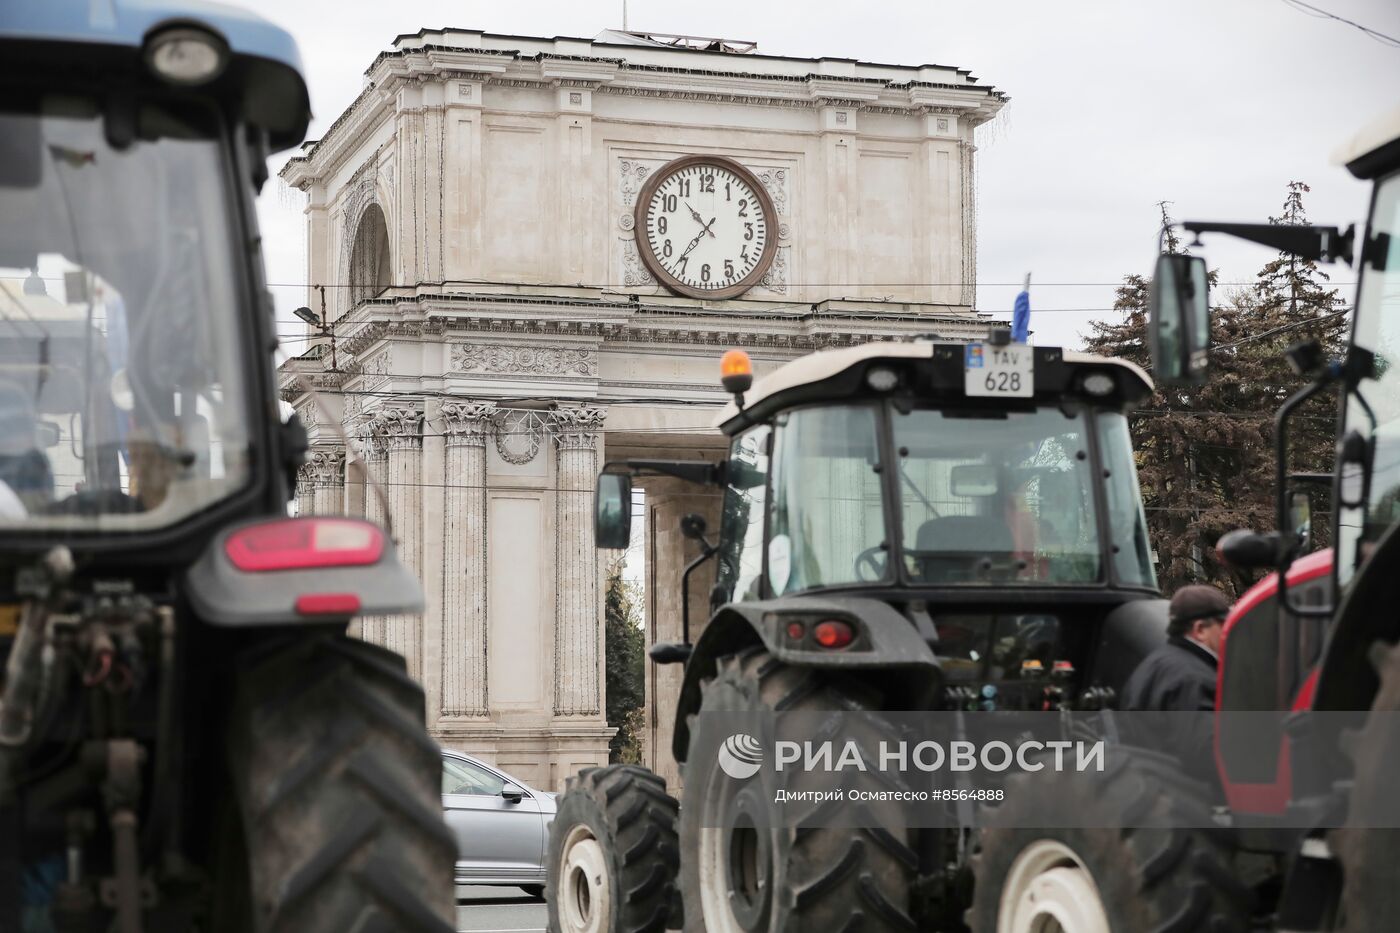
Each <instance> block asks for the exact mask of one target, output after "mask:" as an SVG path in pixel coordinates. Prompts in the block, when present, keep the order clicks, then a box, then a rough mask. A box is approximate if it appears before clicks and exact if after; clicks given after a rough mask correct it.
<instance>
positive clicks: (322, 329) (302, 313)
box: [292, 285, 340, 372]
mask: <svg viewBox="0 0 1400 933" xmlns="http://www.w3.org/2000/svg"><path fill="white" fill-rule="evenodd" d="M316 288H318V289H320V291H321V313H320V315H317V314H316V312H315V311H312V310H311V309H310V308H308V307H305V306H302V307H300V308H297V309H296V310H295V311H293V312H292V313H293V314H295V315H296V316H297V317H299V318H301V319H302V320H303V321H305V322H306V323H308V324H310V325H311V326H312V327H314V328H316V330H317V332H318V333H319V334H321V336H323V337H327V338H329V339H330V342H331V371H332V372H339V371H340V365H339V363H338V362H337V361H336V358H335V331H334V330H333V329H332V328H331V326H330V324H329V323H327V322H326V286H324V285H317V286H316Z"/></svg>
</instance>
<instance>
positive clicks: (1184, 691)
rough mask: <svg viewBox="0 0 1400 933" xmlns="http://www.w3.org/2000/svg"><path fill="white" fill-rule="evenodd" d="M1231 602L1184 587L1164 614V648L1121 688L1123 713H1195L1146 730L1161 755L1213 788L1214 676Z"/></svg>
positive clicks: (1198, 588) (1205, 589)
mask: <svg viewBox="0 0 1400 933" xmlns="http://www.w3.org/2000/svg"><path fill="white" fill-rule="evenodd" d="M1229 611H1230V602H1229V600H1227V599H1226V598H1225V594H1224V593H1221V592H1220V591H1219V590H1217V589H1216V588H1215V587H1213V586H1200V585H1194V586H1184V587H1182V588H1181V589H1179V590H1177V591H1176V595H1175V596H1173V597H1172V601H1171V607H1170V609H1168V621H1167V643H1166V644H1165V645H1163V646H1162V647H1160V648H1158V649H1157V650H1156V651H1153V652H1152V653H1151V654H1149V655H1148V656H1147V657H1146V658H1144V659H1143V661H1142V663H1141V664H1139V665H1138V668H1137V670H1135V671H1133V675H1132V676H1131V677H1129V678H1128V683H1127V685H1126V686H1125V687H1124V688H1123V703H1122V708H1123V709H1124V710H1134V711H1149V712H1151V711H1155V712H1172V713H1193V714H1194V715H1191V716H1172V717H1162V718H1161V719H1160V720H1157V721H1155V722H1154V723H1153V724H1150V725H1149V729H1148V731H1149V732H1151V733H1153V734H1154V735H1155V737H1156V741H1155V742H1153V743H1152V744H1153V745H1154V746H1155V747H1157V748H1160V749H1161V750H1162V751H1165V752H1170V753H1171V754H1173V755H1176V756H1177V757H1178V758H1179V759H1180V760H1181V764H1182V767H1183V768H1185V769H1186V771H1188V772H1189V773H1191V774H1193V775H1194V776H1196V777H1199V778H1203V779H1209V780H1210V781H1211V782H1212V783H1214V775H1215V766H1214V760H1215V757H1214V756H1215V750H1214V734H1215V733H1214V725H1215V723H1214V718H1213V714H1214V712H1215V675H1216V668H1217V666H1218V655H1219V651H1220V642H1221V640H1222V638H1223V637H1224V632H1225V616H1226V615H1227V614H1228V613H1229Z"/></svg>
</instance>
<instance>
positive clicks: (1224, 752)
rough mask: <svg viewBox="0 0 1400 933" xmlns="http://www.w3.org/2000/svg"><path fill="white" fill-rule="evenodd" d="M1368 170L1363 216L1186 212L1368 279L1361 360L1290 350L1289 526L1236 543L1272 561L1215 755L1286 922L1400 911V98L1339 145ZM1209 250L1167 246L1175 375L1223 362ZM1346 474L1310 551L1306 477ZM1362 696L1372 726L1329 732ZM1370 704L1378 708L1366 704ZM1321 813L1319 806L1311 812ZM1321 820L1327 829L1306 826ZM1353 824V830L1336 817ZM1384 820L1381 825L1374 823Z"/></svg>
mask: <svg viewBox="0 0 1400 933" xmlns="http://www.w3.org/2000/svg"><path fill="white" fill-rule="evenodd" d="M1339 156H1340V161H1342V162H1344V163H1345V165H1346V167H1347V169H1348V170H1349V171H1350V172H1351V173H1352V174H1353V175H1355V176H1356V177H1357V178H1360V179H1365V180H1368V181H1372V182H1374V189H1373V194H1372V200H1371V211H1370V219H1369V221H1368V223H1367V225H1366V227H1365V229H1364V230H1362V231H1360V232H1358V231H1356V230H1355V228H1348V229H1347V230H1345V231H1341V230H1338V229H1337V228H1335V227H1318V226H1304V227H1298V226H1279V225H1254V224H1220V223H1195V222H1188V223H1185V224H1183V225H1182V226H1183V227H1184V229H1185V230H1187V231H1188V232H1191V233H1195V234H1201V233H1212V232H1218V233H1228V234H1232V235H1234V236H1237V237H1241V238H1243V239H1247V240H1250V241H1253V242H1257V243H1261V244H1264V245H1268V246H1274V247H1277V248H1279V249H1281V250H1284V251H1286V252H1290V253H1293V254H1295V255H1297V256H1299V257H1300V258H1303V259H1307V260H1312V261H1322V262H1348V263H1349V262H1351V261H1352V258H1353V255H1355V259H1356V263H1357V266H1356V268H1357V271H1358V277H1359V280H1360V282H1359V286H1358V291H1357V296H1356V304H1355V311H1354V319H1353V321H1352V327H1353V329H1352V336H1351V341H1350V343H1349V346H1348V351H1347V354H1346V357H1345V359H1343V360H1340V361H1328V360H1326V359H1324V358H1323V354H1322V353H1321V351H1320V349H1319V348H1318V346H1317V345H1316V344H1311V343H1305V344H1299V345H1296V346H1294V347H1292V348H1291V349H1290V350H1289V357H1290V362H1291V363H1292V364H1293V366H1294V368H1295V369H1296V370H1297V371H1299V372H1301V373H1303V374H1306V375H1308V376H1309V377H1310V378H1311V382H1310V383H1309V384H1308V385H1307V386H1306V387H1304V388H1303V389H1302V390H1300V391H1299V392H1297V393H1296V394H1294V395H1293V396H1292V397H1291V398H1289V399H1288V401H1287V402H1285V403H1284V405H1283V406H1282V407H1281V408H1280V409H1279V411H1278V414H1277V417H1276V425H1277V431H1276V438H1275V443H1276V457H1277V460H1276V482H1277V485H1276V510H1277V522H1278V530H1277V531H1273V532H1268V533H1256V532H1252V531H1236V532H1231V533H1230V534H1228V535H1226V536H1224V537H1223V538H1222V539H1221V542H1220V545H1219V548H1218V551H1219V553H1220V555H1221V557H1222V558H1223V559H1224V560H1225V561H1227V562H1229V563H1231V564H1232V565H1234V566H1237V567H1248V568H1257V569H1263V568H1273V570H1274V571H1275V572H1274V573H1272V574H1270V575H1269V576H1268V577H1267V578H1265V579H1264V580H1263V581H1262V582H1260V583H1259V584H1258V585H1256V586H1255V587H1254V588H1253V589H1251V590H1249V591H1248V592H1247V593H1245V595H1244V596H1243V597H1242V598H1241V599H1240V601H1239V602H1238V603H1237V604H1236V606H1235V607H1234V609H1233V611H1232V612H1231V613H1230V616H1229V618H1228V619H1227V620H1226V624H1225V638H1224V645H1223V648H1222V652H1221V658H1220V675H1219V682H1218V689H1217V700H1216V703H1217V716H1216V718H1217V727H1216V736H1215V749H1216V765H1217V770H1218V774H1219V778H1220V783H1221V785H1222V788H1223V790H1224V797H1225V801H1226V803H1227V804H1228V811H1229V820H1228V822H1229V825H1230V828H1231V836H1232V842H1233V845H1234V847H1235V849H1236V851H1237V853H1238V855H1237V858H1238V857H1241V856H1248V855H1250V854H1253V855H1256V856H1261V857H1263V861H1264V862H1265V863H1266V864H1272V865H1273V866H1275V868H1276V870H1277V872H1278V875H1277V877H1276V878H1275V879H1273V883H1271V884H1265V885H1256V886H1255V891H1256V896H1257V892H1259V891H1270V892H1274V893H1276V895H1277V897H1276V900H1275V901H1274V902H1273V903H1262V904H1261V903H1257V902H1256V904H1255V915H1256V919H1260V918H1261V917H1264V916H1268V917H1269V919H1271V921H1272V925H1273V926H1274V927H1275V928H1277V929H1286V930H1297V931H1301V930H1348V931H1361V930H1385V929H1395V928H1396V927H1397V925H1400V919H1397V917H1400V914H1398V913H1397V910H1400V885H1397V884H1396V880H1397V879H1396V877H1395V866H1396V865H1397V862H1400V833H1397V831H1396V830H1395V829H1393V828H1388V827H1395V826H1400V821H1397V820H1396V816H1397V815H1400V805H1398V804H1397V803H1396V802H1395V795H1394V793H1393V790H1392V785H1393V781H1394V775H1395V774H1396V771H1397V766H1400V733H1398V732H1397V730H1396V729H1395V727H1394V720H1395V717H1392V716H1390V715H1388V714H1390V713H1392V712H1394V711H1396V710H1400V648H1397V642H1400V615H1397V614H1396V612H1395V609H1394V607H1395V604H1396V600H1397V596H1400V593H1398V592H1397V586H1398V585H1400V584H1398V583H1397V581H1400V576H1398V575H1397V570H1400V534H1397V533H1396V525H1397V524H1400V511H1397V509H1396V508H1395V506H1396V501H1397V492H1400V457H1397V452H1400V417H1397V416H1400V405H1397V402H1400V371H1398V370H1396V369H1395V367H1394V365H1393V357H1394V355H1395V353H1396V352H1397V347H1400V342H1398V341H1400V110H1396V111H1394V112H1392V113H1391V114H1390V116H1389V118H1388V119H1387V120H1384V121H1382V122H1381V123H1378V124H1376V125H1375V126H1373V127H1371V128H1370V129H1368V130H1367V131H1365V132H1363V133H1362V134H1360V135H1359V136H1358V137H1356V139H1355V140H1354V141H1353V143H1352V144H1350V145H1349V146H1348V147H1346V148H1345V149H1344V150H1343V151H1342V152H1341V153H1339ZM1205 273H1206V267H1205V261H1204V260H1203V259H1201V258H1199V257H1192V256H1185V255H1164V256H1162V257H1161V258H1160V260H1159V264H1158V267H1157V274H1156V276H1155V279H1154V295H1153V320H1152V328H1153V337H1154V347H1153V350H1154V363H1155V368H1156V371H1157V375H1158V377H1159V379H1160V380H1161V381H1162V382H1165V383H1167V384H1174V383H1175V384H1189V383H1192V382H1198V381H1200V380H1202V379H1204V378H1206V376H1207V368H1208V364H1207V359H1208V352H1209V340H1210V337H1209V320H1208V314H1207V310H1206V308H1207V303H1206V286H1205ZM1328 391H1337V392H1338V393H1339V395H1340V398H1341V404H1340V413H1339V418H1340V428H1339V441H1338V443H1337V459H1336V464H1335V469H1334V471H1333V473H1332V474H1331V475H1330V476H1323V477H1318V476H1317V475H1315V474H1292V473H1290V471H1289V468H1288V456H1287V453H1288V436H1289V434H1288V429H1289V424H1290V420H1291V419H1292V418H1293V417H1294V416H1295V414H1296V413H1297V412H1298V410H1299V408H1300V406H1302V404H1303V403H1304V402H1306V401H1307V400H1308V399H1310V398H1313V397H1314V396H1317V395H1318V394H1319V393H1323V392H1328ZM1319 478H1321V479H1324V480H1326V481H1328V482H1330V484H1331V486H1332V502H1333V504H1334V508H1333V512H1332V528H1331V531H1332V541H1333V542H1334V547H1332V548H1328V549H1327V550H1322V551H1317V552H1315V553H1305V551H1306V542H1307V537H1308V535H1307V532H1306V529H1307V525H1308V511H1309V510H1308V508H1307V504H1306V503H1307V501H1308V497H1307V493H1306V492H1305V491H1304V489H1303V488H1302V487H1303V486H1304V484H1306V483H1309V482H1315V481H1317V480H1318V479H1319ZM1279 710H1287V711H1290V712H1291V713H1293V714H1294V715H1292V716H1290V717H1279V718H1278V719H1277V720H1276V721H1277V722H1278V724H1279V726H1280V728H1279V729H1278V730H1277V731H1272V732H1270V731H1267V730H1266V731H1260V730H1257V729H1251V728H1250V727H1249V725H1248V724H1249V723H1252V722H1256V721H1257V720H1255V719H1251V718H1250V717H1249V716H1248V715H1244V716H1241V715H1239V714H1240V713H1246V714H1247V713H1249V712H1250V711H1279ZM1347 711H1352V712H1354V713H1356V715H1355V716H1354V718H1355V720H1356V726H1357V728H1356V729H1354V730H1352V731H1350V732H1349V733H1340V732H1334V731H1333V730H1321V732H1322V733H1325V734H1326V735H1328V736H1331V737H1333V738H1337V739H1339V740H1337V741H1333V740H1332V739H1331V738H1328V739H1322V740H1319V739H1318V738H1316V737H1315V736H1313V735H1312V734H1311V733H1310V730H1309V729H1308V727H1307V723H1308V721H1309V720H1310V719H1311V720H1314V721H1316V720H1318V719H1321V720H1327V721H1335V720H1337V719H1338V718H1340V717H1342V716H1344V714H1345V713H1346V712H1347ZM1363 711H1364V712H1363ZM1309 814H1311V815H1310V816H1309ZM1309 822H1311V824H1312V828H1311V829H1301V828H1299V827H1300V826H1303V825H1304V824H1307V823H1309ZM1339 826H1340V827H1343V828H1337V827H1339ZM1368 826H1369V827H1380V828H1365V827H1368Z"/></svg>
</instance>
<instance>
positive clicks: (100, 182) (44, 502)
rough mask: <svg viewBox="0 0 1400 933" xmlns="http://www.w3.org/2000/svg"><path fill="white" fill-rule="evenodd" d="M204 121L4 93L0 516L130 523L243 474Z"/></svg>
mask: <svg viewBox="0 0 1400 933" xmlns="http://www.w3.org/2000/svg"><path fill="white" fill-rule="evenodd" d="M218 133H219V124H218V121H217V118H216V116H215V115H214V114H213V113H211V112H209V111H206V110H204V109H202V108H199V107H191V106H187V105H174V104H169V105H167V104H156V103H131V104H128V105H123V106H122V108H121V110H120V111H119V112H110V111H109V112H105V113H104V111H103V110H102V109H101V108H99V107H98V105H97V104H96V102H95V101H93V100H91V99H87V98H84V97H81V96H69V95H62V94H56V93H45V94H43V95H41V96H34V97H31V98H29V99H25V98H24V97H23V96H21V95H10V96H8V97H7V98H6V99H5V100H3V101H0V217H3V218H4V220H3V223H0V422H3V430H0V527H4V528H6V529H7V531H8V532H10V533H13V532H16V531H25V530H30V529H34V530H40V529H42V530H75V531H117V532H125V531H135V530H140V529H145V528H154V527H159V526H164V525H169V524H171V523H174V522H176V521H178V520H180V519H181V518H183V517H185V516H187V515H189V514H191V513H193V512H195V511H198V510H200V509H202V508H204V507H206V506H208V505H209V504H210V503H212V502H214V501H216V500H218V499H221V498H224V497H226V496H228V495H229V494H230V493H232V492H234V491H236V490H237V489H239V488H240V487H242V486H244V485H245V484H246V483H247V481H248V476H249V431H248V404H247V400H246V395H245V383H244V379H245V370H246V368H247V367H246V360H245V359H244V358H243V357H242V355H241V354H240V347H241V346H242V345H243V342H242V341H241V339H240V334H239V329H238V321H237V315H238V314H239V300H238V294H239V288H238V285H239V283H238V281H237V277H236V273H235V270H236V266H235V263H234V256H235V253H234V247H233V238H232V237H231V235H230V232H231V231H230V227H231V223H232V220H231V213H230V207H229V198H228V194H229V192H228V188H227V186H226V183H225V181H224V179H225V178H226V177H227V176H226V175H225V170H224V167H223V163H222V158H223V157H222V155H221V152H222V149H221V146H220V143H219V141H218Z"/></svg>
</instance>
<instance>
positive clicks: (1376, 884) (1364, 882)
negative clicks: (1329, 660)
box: [1331, 642, 1400, 933]
mask: <svg viewBox="0 0 1400 933" xmlns="http://www.w3.org/2000/svg"><path fill="white" fill-rule="evenodd" d="M1371 664H1372V666H1373V667H1374V668H1375V669H1376V676H1377V678H1378V679H1379V680H1380V689H1379V690H1377V691H1376V698H1375V700H1374V701H1373V702H1372V703H1371V712H1370V714H1369V715H1368V716H1367V717H1366V723H1365V725H1364V726H1362V728H1361V730H1360V731H1359V732H1358V733H1356V734H1355V736H1353V738H1352V741H1351V742H1350V743H1349V746H1350V747H1349V748H1348V749H1347V753H1348V755H1349V756H1350V757H1351V759H1352V765H1353V780H1354V783H1353V785H1352V792H1351V800H1350V802H1349V806H1348V814H1347V821H1346V822H1347V826H1346V827H1345V828H1342V829H1337V830H1334V831H1333V832H1332V834H1331V842H1332V850H1333V852H1334V853H1336V856H1337V859H1338V861H1340V862H1341V866H1342V899H1341V905H1342V913H1343V916H1342V918H1341V919H1342V927H1341V929H1342V930H1343V933H1362V931H1366V930H1383V929H1389V928H1392V927H1393V926H1394V924H1395V918H1396V917H1397V916H1400V885H1397V884H1396V883H1395V866H1396V864H1398V863H1400V829H1394V828H1377V829H1367V828H1364V827H1365V826H1367V825H1368V824H1369V825H1373V826H1375V825H1379V826H1381V827H1400V797H1397V796H1396V793H1395V775H1396V774H1400V736H1397V735H1396V729H1395V713H1396V711H1400V646H1396V645H1392V644H1388V643H1386V642H1376V644H1375V646H1374V647H1373V648H1372V649H1371Z"/></svg>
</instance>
